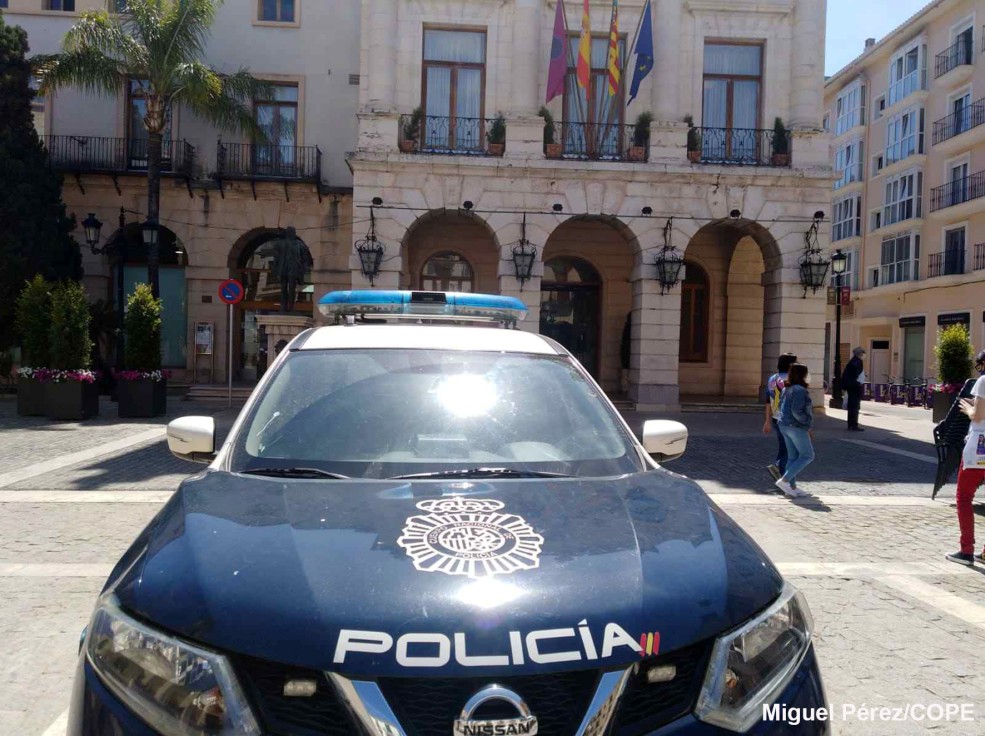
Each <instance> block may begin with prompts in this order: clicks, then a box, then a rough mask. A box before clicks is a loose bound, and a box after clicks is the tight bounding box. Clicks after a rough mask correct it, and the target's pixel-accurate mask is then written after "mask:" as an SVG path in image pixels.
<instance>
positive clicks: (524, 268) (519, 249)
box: [513, 213, 537, 290]
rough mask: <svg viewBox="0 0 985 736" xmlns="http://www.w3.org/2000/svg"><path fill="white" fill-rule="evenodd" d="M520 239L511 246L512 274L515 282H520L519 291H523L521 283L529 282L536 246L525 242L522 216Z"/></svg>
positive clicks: (535, 255)
mask: <svg viewBox="0 0 985 736" xmlns="http://www.w3.org/2000/svg"><path fill="white" fill-rule="evenodd" d="M520 227H521V231H520V239H519V240H518V241H517V242H516V244H515V245H514V246H513V273H514V274H515V275H516V278H517V281H519V282H520V289H521V290H523V282H524V281H529V280H530V277H531V276H532V275H533V271H534V261H536V260H537V246H535V245H534V244H533V243H531V242H530V241H529V240H527V215H526V213H524V215H523V223H522V225H521V226H520Z"/></svg>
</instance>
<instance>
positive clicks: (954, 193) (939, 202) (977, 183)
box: [930, 171, 985, 212]
mask: <svg viewBox="0 0 985 736" xmlns="http://www.w3.org/2000/svg"><path fill="white" fill-rule="evenodd" d="M980 197H985V171H979V172H977V173H975V174H971V175H970V176H966V177H964V178H962V179H955V180H954V181H950V182H948V183H947V184H943V185H942V186H939V187H934V188H933V189H931V190H930V211H931V212H936V211H937V210H942V209H944V208H945V207H954V206H955V205H958V204H961V203H963V202H969V201H971V200H973V199H978V198H980Z"/></svg>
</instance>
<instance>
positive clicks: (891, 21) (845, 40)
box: [824, 0, 929, 75]
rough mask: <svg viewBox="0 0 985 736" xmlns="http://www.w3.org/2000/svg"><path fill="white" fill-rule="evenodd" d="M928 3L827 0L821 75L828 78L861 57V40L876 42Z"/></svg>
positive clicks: (895, 0)
mask: <svg viewBox="0 0 985 736" xmlns="http://www.w3.org/2000/svg"><path fill="white" fill-rule="evenodd" d="M928 3H929V0H828V26H827V35H826V37H825V44H826V47H827V48H826V49H825V54H824V73H825V74H826V75H831V74H834V73H835V72H837V71H838V70H839V69H841V68H842V67H843V66H845V64H847V63H848V62H850V61H851V60H852V59H854V58H855V57H856V56H858V55H859V54H861V53H862V49H863V48H864V46H865V39H867V38H875V39H876V40H877V41H878V40H879V39H881V38H882V37H883V36H885V35H886V34H888V33H889V32H890V31H892V30H893V29H894V28H896V27H897V26H898V25H900V24H901V23H903V21H905V20H906V19H907V18H909V17H910V16H911V15H913V14H914V13H916V12H917V11H918V10H920V8H922V7H923V6H924V5H927V4H928Z"/></svg>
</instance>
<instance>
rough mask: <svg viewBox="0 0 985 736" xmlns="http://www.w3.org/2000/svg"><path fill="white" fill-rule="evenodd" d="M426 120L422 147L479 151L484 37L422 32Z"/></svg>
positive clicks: (430, 30)
mask: <svg viewBox="0 0 985 736" xmlns="http://www.w3.org/2000/svg"><path fill="white" fill-rule="evenodd" d="M423 73H424V100H423V102H424V104H423V111H424V119H423V120H422V121H421V128H422V129H421V131H420V135H421V140H420V141H419V148H420V150H422V151H429V152H439V153H440V152H451V153H455V152H475V151H478V150H481V149H483V148H484V146H485V142H486V141H485V132H486V129H487V121H486V120H485V119H484V115H483V112H484V110H483V101H484V100H485V78H486V34H485V32H484V31H473V30H470V29H453V28H425V29H424V57H423Z"/></svg>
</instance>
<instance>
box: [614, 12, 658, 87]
mask: <svg viewBox="0 0 985 736" xmlns="http://www.w3.org/2000/svg"><path fill="white" fill-rule="evenodd" d="M649 2H650V0H646V2H644V3H643V9H642V10H640V19H639V20H638V21H636V32H635V33H634V34H633V43H631V44H630V45H629V50H628V51H627V52H626V58H625V59H623V69H622V70H623V72H625V71H626V70H627V69H628V68H629V57H630V56H632V55H633V50H634V49H635V48H636V42H637V41H639V40H640V28H642V27H643V16H645V15H646V6H647V4H648V3H649ZM651 12H652V11H651ZM625 81H626V79H625V76H623V78H622V79H620V80H619V83H620V84H622V83H623V82H625Z"/></svg>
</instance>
